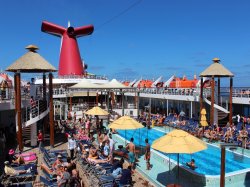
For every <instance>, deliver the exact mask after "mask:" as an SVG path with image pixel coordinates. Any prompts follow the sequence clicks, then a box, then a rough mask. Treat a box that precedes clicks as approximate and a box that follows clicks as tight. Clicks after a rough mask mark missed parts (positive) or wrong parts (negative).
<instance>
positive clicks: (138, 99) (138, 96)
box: [137, 91, 140, 117]
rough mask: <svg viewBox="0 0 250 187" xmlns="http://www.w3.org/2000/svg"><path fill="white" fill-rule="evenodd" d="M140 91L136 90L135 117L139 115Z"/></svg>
mask: <svg viewBox="0 0 250 187" xmlns="http://www.w3.org/2000/svg"><path fill="white" fill-rule="evenodd" d="M139 107H140V91H138V92H137V117H138V115H139V112H140V109H139Z"/></svg>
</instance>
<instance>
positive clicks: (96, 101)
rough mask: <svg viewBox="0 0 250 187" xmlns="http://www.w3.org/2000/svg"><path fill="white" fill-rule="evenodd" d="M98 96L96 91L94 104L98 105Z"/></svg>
mask: <svg viewBox="0 0 250 187" xmlns="http://www.w3.org/2000/svg"><path fill="white" fill-rule="evenodd" d="M98 97H99V95H98V91H96V97H95V103H96V106H98Z"/></svg>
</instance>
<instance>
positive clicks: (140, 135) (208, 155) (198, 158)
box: [119, 128, 250, 175]
mask: <svg viewBox="0 0 250 187" xmlns="http://www.w3.org/2000/svg"><path fill="white" fill-rule="evenodd" d="M119 133H120V135H121V136H122V137H124V138H125V134H126V139H127V140H130V138H131V137H133V138H134V143H135V144H136V145H138V146H140V145H141V146H145V142H144V141H145V138H148V139H149V143H150V144H152V142H153V141H154V140H156V139H158V138H160V137H161V136H163V135H165V133H164V132H161V131H158V130H154V129H150V130H148V129H146V128H143V129H140V130H139V129H137V130H126V133H125V131H122V130H119ZM163 154H164V155H166V156H169V157H170V158H171V159H173V160H175V161H177V154H165V153H163ZM220 154H221V152H220V148H218V147H215V146H212V145H209V144H208V148H207V149H206V150H204V151H200V152H197V153H194V154H191V155H190V154H180V163H181V164H182V165H184V167H186V166H185V163H186V162H189V161H190V160H191V159H192V158H193V159H195V163H196V166H197V167H198V168H197V169H195V172H197V173H199V174H204V175H220ZM243 169H250V158H248V157H246V156H242V155H239V154H237V153H234V152H232V151H226V173H230V172H234V171H239V170H243Z"/></svg>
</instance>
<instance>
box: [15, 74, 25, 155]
mask: <svg viewBox="0 0 250 187" xmlns="http://www.w3.org/2000/svg"><path fill="white" fill-rule="evenodd" d="M15 79H16V80H15V83H16V85H15V91H16V94H15V96H16V103H15V106H16V117H17V120H16V122H17V126H18V138H17V139H18V146H19V150H20V151H22V150H23V133H22V130H23V129H22V113H21V112H22V111H21V102H22V101H21V74H20V73H19V72H18V73H16V74H15Z"/></svg>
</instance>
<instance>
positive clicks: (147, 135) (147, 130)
mask: <svg viewBox="0 0 250 187" xmlns="http://www.w3.org/2000/svg"><path fill="white" fill-rule="evenodd" d="M147 139H148V128H147Z"/></svg>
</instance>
